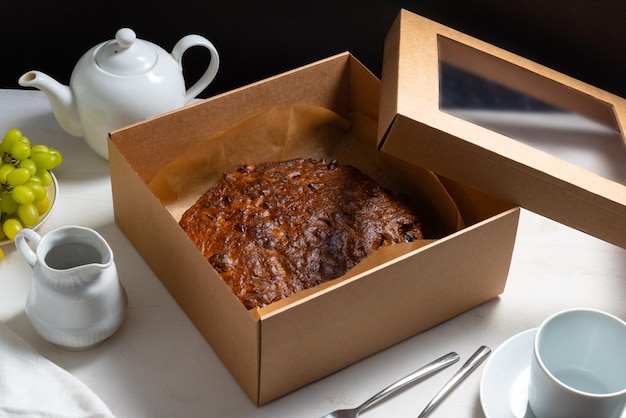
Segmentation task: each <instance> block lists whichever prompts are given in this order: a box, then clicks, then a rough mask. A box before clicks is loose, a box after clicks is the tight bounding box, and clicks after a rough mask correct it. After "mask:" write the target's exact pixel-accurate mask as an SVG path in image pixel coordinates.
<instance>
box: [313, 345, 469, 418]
mask: <svg viewBox="0 0 626 418" xmlns="http://www.w3.org/2000/svg"><path fill="white" fill-rule="evenodd" d="M457 361H459V355H458V354H457V353H455V352H451V353H448V354H446V355H445V356H442V357H439V358H438V359H437V360H434V361H432V362H430V363H428V364H427V365H426V366H424V367H421V368H419V369H417V370H416V371H414V372H413V373H411V374H410V375H408V376H406V377H403V378H402V379H400V380H398V381H397V382H395V383H393V384H391V385H389V386H387V387H386V388H385V389H383V390H381V391H380V392H378V393H377V394H376V395H374V396H372V397H371V398H369V399H368V400H366V401H365V402H363V403H362V404H361V405H360V406H358V407H356V408H353V409H338V410H336V411H333V412H331V413H330V414H326V415H324V416H323V417H322V418H356V417H358V416H359V414H360V413H361V412H362V411H363V410H364V409H366V408H369V407H370V406H372V405H373V404H374V403H376V402H378V401H380V400H381V399H383V398H385V397H387V396H389V395H390V394H391V393H393V392H395V391H396V390H398V389H400V388H403V387H404V386H406V385H408V384H410V383H413V382H415V381H416V380H418V379H421V378H422V377H424V376H427V375H429V374H431V373H434V372H436V371H439V370H441V369H443V368H444V367H448V366H449V365H451V364H454V363H456V362H457Z"/></svg>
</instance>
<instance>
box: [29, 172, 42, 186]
mask: <svg viewBox="0 0 626 418" xmlns="http://www.w3.org/2000/svg"><path fill="white" fill-rule="evenodd" d="M28 182H29V183H37V184H41V179H40V178H39V176H37V175H36V174H33V175H32V176H30V178H29V179H28Z"/></svg>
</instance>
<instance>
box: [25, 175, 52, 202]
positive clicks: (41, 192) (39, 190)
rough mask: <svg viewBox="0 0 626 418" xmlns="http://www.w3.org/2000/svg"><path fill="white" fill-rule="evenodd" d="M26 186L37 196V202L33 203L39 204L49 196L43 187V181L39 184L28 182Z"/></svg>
mask: <svg viewBox="0 0 626 418" xmlns="http://www.w3.org/2000/svg"><path fill="white" fill-rule="evenodd" d="M38 180H39V179H38ZM24 186H26V187H28V188H29V189H30V190H32V191H33V193H34V194H35V200H33V202H38V201H40V200H41V199H43V198H44V197H47V196H48V191H47V190H46V188H45V187H43V186H42V185H41V181H39V182H37V181H32V180H28V181H27V182H26V183H24Z"/></svg>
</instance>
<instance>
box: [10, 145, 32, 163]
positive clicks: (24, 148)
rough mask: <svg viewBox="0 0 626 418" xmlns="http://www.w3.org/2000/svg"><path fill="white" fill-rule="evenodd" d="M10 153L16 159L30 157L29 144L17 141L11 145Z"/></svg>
mask: <svg viewBox="0 0 626 418" xmlns="http://www.w3.org/2000/svg"><path fill="white" fill-rule="evenodd" d="M10 154H11V155H13V158H15V159H16V160H25V159H27V158H28V157H30V145H28V144H26V143H24V142H21V141H20V142H17V143H15V144H13V147H11V152H10Z"/></svg>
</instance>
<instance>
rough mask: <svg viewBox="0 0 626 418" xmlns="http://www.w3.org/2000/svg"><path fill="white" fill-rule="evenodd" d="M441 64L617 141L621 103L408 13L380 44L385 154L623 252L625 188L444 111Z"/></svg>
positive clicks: (623, 116)
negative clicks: (607, 131) (598, 127)
mask: <svg viewBox="0 0 626 418" xmlns="http://www.w3.org/2000/svg"><path fill="white" fill-rule="evenodd" d="M440 62H444V63H446V64H449V65H452V66H454V67H457V68H460V69H462V70H463V71H467V72H469V73H473V74H477V75H479V76H481V77H484V78H486V79H489V80H491V81H494V82H497V83H499V84H501V85H503V86H506V87H509V88H512V89H514V90H517V91H520V92H524V93H526V94H528V95H529V96H531V97H535V98H537V99H540V100H542V101H544V102H546V103H549V104H551V105H554V106H557V107H559V108H561V109H564V110H567V111H571V112H575V113H578V114H581V115H584V116H585V117H587V118H589V119H591V120H594V121H596V122H598V123H600V124H603V125H605V126H607V127H610V128H611V129H613V130H615V131H616V132H617V133H618V135H621V139H622V140H624V129H625V127H626V126H625V123H626V122H625V121H626V101H625V100H624V99H623V98H620V97H618V96H615V95H612V94H610V93H608V92H605V91H602V90H600V89H597V88H595V87H592V86H590V85H587V84H585V83H582V82H580V81H577V80H575V79H572V78H570V77H568V76H566V75H563V74H560V73H558V72H556V71H553V70H550V69H548V68H545V67H543V66H541V65H538V64H536V63H534V62H532V61H529V60H527V59H524V58H522V57H519V56H517V55H514V54H511V53H509V52H507V51H504V50H502V49H499V48H496V47H494V46H493V45H490V44H487V43H485V42H482V41H479V40H477V39H474V38H472V37H470V36H467V35H465V34H463V33H460V32H458V31H455V30H453V29H450V28H448V27H446V26H443V25H441V24H438V23H436V22H433V21H431V20H428V19H425V18H423V17H421V16H418V15H415V14H413V13H411V12H408V11H406V10H403V11H401V13H400V14H399V16H398V18H397V19H396V21H395V23H394V25H393V27H392V29H391V30H390V32H389V34H388V35H387V39H386V41H385V56H384V60H383V75H382V79H383V84H382V92H381V108H380V120H379V128H378V129H379V146H380V148H381V150H382V151H383V152H385V153H389V154H391V155H395V156H397V157H398V158H402V159H405V160H407V161H410V162H412V163H415V164H417V165H419V166H422V167H425V168H428V169H431V170H434V171H435V172H437V173H438V174H440V175H443V176H446V177H448V178H451V179H456V180H458V181H462V182H463V183H464V184H465V185H468V186H470V187H473V188H476V189H478V190H482V191H483V192H485V193H488V194H491V195H493V196H498V197H500V198H502V199H505V200H507V201H510V202H514V203H515V204H517V205H519V206H522V207H524V208H527V209H529V210H531V211H534V212H537V213H539V214H541V215H544V216H546V217H549V218H551V219H554V220H556V221H558V222H561V223H563V224H565V225H568V226H570V227H573V228H576V229H579V230H582V231H584V232H586V233H589V234H591V235H594V236H596V237H598V238H601V239H603V240H605V241H608V242H611V243H613V244H616V245H619V246H621V247H624V248H626V186H624V185H623V184H619V183H618V182H615V181H612V180H609V179H607V178H604V177H602V176H599V175H597V174H594V173H592V172H590V171H587V170H585V169H583V168H581V167H578V166H576V165H574V164H571V163H568V162H566V161H563V160H561V159H559V158H556V157H554V156H551V155H549V154H547V153H544V152H542V151H540V150H538V149H536V148H533V147H531V146H529V145H526V144H523V143H521V142H518V141H516V140H514V139H512V138H509V137H507V136H504V135H502V134H499V133H496V132H494V131H492V130H489V129H486V128H484V127H481V126H479V125H476V124H474V123H471V122H468V121H465V120H463V119H461V118H459V117H456V116H453V115H452V114H449V113H446V112H445V111H443V110H441V109H440V108H439V102H440V100H439V96H440V92H439V86H440V80H439V65H440ZM442 155H445V158H442ZM624 163H625V164H626V161H625V162H624Z"/></svg>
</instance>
